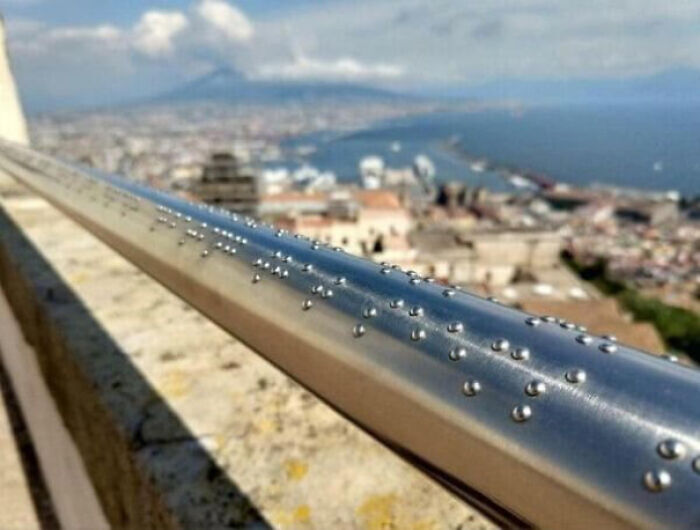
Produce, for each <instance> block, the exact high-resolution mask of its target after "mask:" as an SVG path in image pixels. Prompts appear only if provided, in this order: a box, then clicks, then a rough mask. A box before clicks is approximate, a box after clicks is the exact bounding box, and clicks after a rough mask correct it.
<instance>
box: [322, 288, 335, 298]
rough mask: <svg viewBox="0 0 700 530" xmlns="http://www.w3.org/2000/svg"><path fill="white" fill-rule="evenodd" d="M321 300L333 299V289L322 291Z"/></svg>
mask: <svg viewBox="0 0 700 530" xmlns="http://www.w3.org/2000/svg"><path fill="white" fill-rule="evenodd" d="M321 298H325V299H328V298H333V289H324V290H323V291H321Z"/></svg>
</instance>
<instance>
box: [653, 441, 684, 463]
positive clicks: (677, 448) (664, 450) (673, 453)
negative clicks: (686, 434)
mask: <svg viewBox="0 0 700 530" xmlns="http://www.w3.org/2000/svg"><path fill="white" fill-rule="evenodd" d="M656 450H657V451H658V452H659V454H660V455H661V456H662V457H663V458H667V459H669V460H675V459H677V458H683V457H684V456H685V453H686V448H685V445H683V443H682V442H681V441H679V440H674V439H673V438H669V439H668V440H664V441H663V442H661V443H660V444H659V445H658V447H657V448H656Z"/></svg>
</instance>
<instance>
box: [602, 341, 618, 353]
mask: <svg viewBox="0 0 700 530" xmlns="http://www.w3.org/2000/svg"><path fill="white" fill-rule="evenodd" d="M600 351H602V352H603V353H615V352H616V351H617V345H615V344H610V343H608V342H606V343H605V344H601V345H600Z"/></svg>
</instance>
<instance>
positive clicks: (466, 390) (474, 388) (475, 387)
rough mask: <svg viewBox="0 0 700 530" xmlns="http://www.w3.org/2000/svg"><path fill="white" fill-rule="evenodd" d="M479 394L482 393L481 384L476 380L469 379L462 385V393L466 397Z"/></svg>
mask: <svg viewBox="0 0 700 530" xmlns="http://www.w3.org/2000/svg"><path fill="white" fill-rule="evenodd" d="M479 392H481V383H479V381H477V380H476V379H467V380H466V381H465V382H464V384H463V385H462V393H463V394H464V395H465V396H469V397H472V396H476V395H477V394H478V393H479Z"/></svg>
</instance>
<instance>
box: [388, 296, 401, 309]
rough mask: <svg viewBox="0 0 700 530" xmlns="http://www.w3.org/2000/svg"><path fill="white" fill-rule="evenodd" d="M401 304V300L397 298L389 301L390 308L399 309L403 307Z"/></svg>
mask: <svg viewBox="0 0 700 530" xmlns="http://www.w3.org/2000/svg"><path fill="white" fill-rule="evenodd" d="M403 304H404V302H403V300H401V299H400V298H397V299H396V300H392V301H391V302H389V307H391V308H392V309H399V308H401V307H403Z"/></svg>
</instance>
